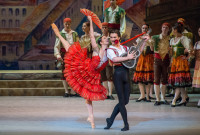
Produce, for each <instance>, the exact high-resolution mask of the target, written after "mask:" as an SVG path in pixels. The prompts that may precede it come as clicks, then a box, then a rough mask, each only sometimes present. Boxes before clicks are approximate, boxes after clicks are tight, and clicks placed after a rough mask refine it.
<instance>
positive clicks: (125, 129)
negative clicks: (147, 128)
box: [121, 124, 129, 131]
mask: <svg viewBox="0 0 200 135" xmlns="http://www.w3.org/2000/svg"><path fill="white" fill-rule="evenodd" d="M127 130H129V125H128V124H127V125H125V126H124V128H122V129H121V131H127Z"/></svg>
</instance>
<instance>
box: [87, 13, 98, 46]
mask: <svg viewBox="0 0 200 135" xmlns="http://www.w3.org/2000/svg"><path fill="white" fill-rule="evenodd" d="M88 20H89V21H90V40H91V44H92V49H93V50H96V49H98V46H97V43H96V39H95V37H94V28H93V22H92V19H91V16H88Z"/></svg>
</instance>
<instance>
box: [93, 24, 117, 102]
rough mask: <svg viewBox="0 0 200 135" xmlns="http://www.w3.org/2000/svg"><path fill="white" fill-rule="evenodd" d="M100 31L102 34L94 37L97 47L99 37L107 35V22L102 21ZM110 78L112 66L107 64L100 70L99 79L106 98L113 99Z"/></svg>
mask: <svg viewBox="0 0 200 135" xmlns="http://www.w3.org/2000/svg"><path fill="white" fill-rule="evenodd" d="M101 31H102V35H101V36H99V37H98V38H97V39H96V41H97V43H98V45H99V48H100V42H101V37H103V36H106V37H109V32H108V23H107V22H103V23H102V30H101ZM110 44H111V43H110ZM112 78H113V67H112V66H110V65H109V64H108V65H107V66H106V68H104V69H103V70H102V71H101V81H102V83H103V86H104V87H105V88H106V89H107V99H111V100H114V99H115V98H114V97H113V96H112V90H113V82H112Z"/></svg>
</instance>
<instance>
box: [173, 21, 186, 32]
mask: <svg viewBox="0 0 200 135" xmlns="http://www.w3.org/2000/svg"><path fill="white" fill-rule="evenodd" d="M172 28H173V29H176V30H177V32H178V33H182V32H183V30H184V27H183V24H182V23H181V22H177V23H175V24H174V26H173V27H172Z"/></svg>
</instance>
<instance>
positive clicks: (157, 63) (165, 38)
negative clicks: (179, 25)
mask: <svg viewBox="0 0 200 135" xmlns="http://www.w3.org/2000/svg"><path fill="white" fill-rule="evenodd" d="M161 30H162V33H161V34H160V35H154V36H152V39H151V40H150V42H151V43H152V45H153V46H154V91H155V95H156V102H155V104H154V105H155V106H158V105H160V104H169V103H168V102H167V100H165V92H166V84H167V82H168V81H167V80H168V72H167V71H168V66H169V54H168V52H169V41H170V36H169V30H170V24H169V23H163V24H162V28H161ZM160 82H161V83H162V85H160ZM160 88H161V99H160Z"/></svg>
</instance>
